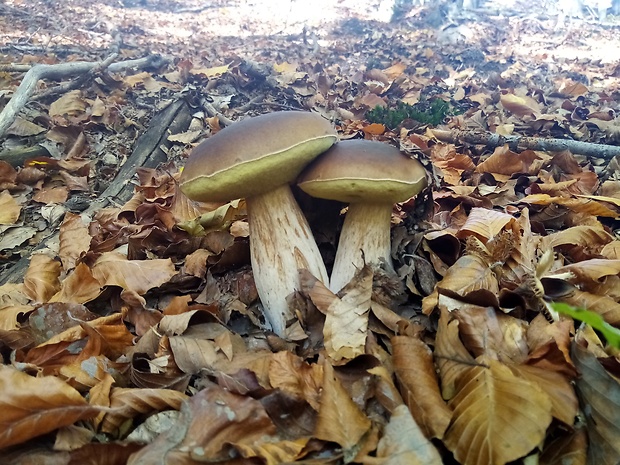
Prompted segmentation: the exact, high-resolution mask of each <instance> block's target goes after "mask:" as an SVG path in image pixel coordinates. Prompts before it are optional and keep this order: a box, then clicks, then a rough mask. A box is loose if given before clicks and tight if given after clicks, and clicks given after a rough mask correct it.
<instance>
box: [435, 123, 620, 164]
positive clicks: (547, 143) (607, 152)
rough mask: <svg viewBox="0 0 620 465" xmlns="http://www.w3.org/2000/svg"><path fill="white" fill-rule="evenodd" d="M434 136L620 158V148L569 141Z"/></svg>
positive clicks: (468, 134) (467, 133)
mask: <svg viewBox="0 0 620 465" xmlns="http://www.w3.org/2000/svg"><path fill="white" fill-rule="evenodd" d="M431 132H432V133H433V135H434V136H435V137H436V138H437V139H439V140H440V141H443V142H449V143H452V144H456V143H460V142H466V143H468V144H474V145H487V146H489V147H501V146H502V145H506V144H508V146H509V147H510V149H511V150H514V151H517V150H527V149H529V150H541V151H545V152H562V151H564V150H568V151H570V152H571V153H574V154H579V155H585V156H588V157H595V158H604V159H607V160H611V159H612V158H614V157H617V156H620V146H617V145H605V144H595V143H592V142H582V141H579V140H569V139H545V138H543V137H525V136H500V135H499V134H491V133H479V132H471V131H444V130H441V129H433V130H431Z"/></svg>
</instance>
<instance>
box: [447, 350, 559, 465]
mask: <svg viewBox="0 0 620 465" xmlns="http://www.w3.org/2000/svg"><path fill="white" fill-rule="evenodd" d="M476 361H477V362H479V363H480V364H481V366H473V367H469V368H468V369H467V371H466V372H465V373H464V374H463V375H462V376H461V378H459V380H458V382H457V386H456V390H457V393H456V396H455V397H454V398H453V399H452V400H451V401H450V406H451V407H452V408H453V409H454V415H453V417H452V424H451V425H450V428H449V429H448V431H447V432H446V436H445V438H444V442H445V444H446V446H447V447H448V449H450V450H451V451H452V452H453V453H454V457H455V458H456V459H457V460H458V461H459V462H460V463H461V464H463V465H489V464H491V465H503V464H505V463H508V462H511V461H513V460H516V459H518V458H520V457H523V456H525V455H526V454H528V453H529V452H530V451H531V450H532V449H534V448H535V447H536V446H537V445H539V444H540V443H541V441H542V440H543V439H544V437H545V433H546V430H547V427H548V426H549V424H550V423H551V401H550V400H549V396H548V395H547V394H545V393H544V392H543V391H542V390H541V389H540V388H539V387H538V386H537V385H536V384H534V383H532V382H530V381H527V380H525V379H522V378H519V377H517V376H515V375H514V374H513V373H512V371H511V370H510V368H508V367H507V366H506V365H504V364H502V363H501V362H498V361H497V360H493V359H491V358H488V357H484V356H483V357H479V358H477V359H476Z"/></svg>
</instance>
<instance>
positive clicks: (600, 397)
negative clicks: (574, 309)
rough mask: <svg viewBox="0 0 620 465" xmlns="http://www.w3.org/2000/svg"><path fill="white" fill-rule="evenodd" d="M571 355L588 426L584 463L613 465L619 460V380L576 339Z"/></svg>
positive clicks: (577, 337)
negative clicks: (575, 368) (586, 457)
mask: <svg viewBox="0 0 620 465" xmlns="http://www.w3.org/2000/svg"><path fill="white" fill-rule="evenodd" d="M576 339H577V340H578V339H579V334H578V335H577V336H576ZM571 355H572V357H573V360H574V361H575V365H576V366H577V369H578V370H579V372H580V373H581V376H580V377H579V378H577V382H576V384H577V392H578V393H579V398H580V401H581V404H582V409H583V411H584V414H585V417H586V423H587V425H588V428H587V431H588V438H589V440H590V446H589V447H588V463H591V464H597V465H616V464H617V463H619V462H620V441H618V438H620V383H619V382H618V380H617V379H615V378H614V377H612V376H611V375H610V374H609V373H607V371H606V370H605V368H603V366H602V365H601V364H600V363H599V361H598V360H597V358H596V356H595V355H594V354H593V353H592V352H590V351H589V350H588V349H587V348H585V347H583V346H582V345H581V344H580V343H579V342H573V345H572V353H571Z"/></svg>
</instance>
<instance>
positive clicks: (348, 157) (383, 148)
mask: <svg viewBox="0 0 620 465" xmlns="http://www.w3.org/2000/svg"><path fill="white" fill-rule="evenodd" d="M426 183H427V181H426V170H425V169H424V167H423V166H422V164H421V163H420V162H419V161H417V160H415V159H412V158H409V157H407V156H406V155H404V154H403V153H401V152H400V151H399V150H398V149H397V148H396V147H393V146H391V145H388V144H384V143H382V142H376V141H368V140H348V141H341V142H339V143H338V144H337V145H335V146H333V147H332V148H330V149H329V150H328V151H327V152H325V153H324V154H322V155H321V156H320V157H318V158H317V159H316V160H314V161H313V162H312V163H311V164H310V165H309V166H308V167H307V168H306V169H305V170H304V172H303V173H302V174H301V176H300V178H299V180H298V185H299V187H301V188H302V189H303V190H304V191H305V192H306V193H308V194H310V195H311V196H313V197H319V198H323V199H331V200H339V201H341V202H348V203H354V202H373V203H396V202H403V201H405V200H407V199H408V198H410V197H413V196H414V195H416V194H417V193H418V192H420V191H421V190H422V189H424V188H425V187H426Z"/></svg>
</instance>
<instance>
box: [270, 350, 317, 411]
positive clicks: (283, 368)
mask: <svg viewBox="0 0 620 465" xmlns="http://www.w3.org/2000/svg"><path fill="white" fill-rule="evenodd" d="M269 381H270V383H271V385H272V386H273V387H274V388H277V389H281V390H282V391H284V392H286V393H287V394H290V395H292V396H294V397H296V398H299V399H304V400H305V401H306V402H308V403H309V404H310V405H311V406H312V408H313V409H315V410H316V411H318V410H319V408H320V404H319V399H320V395H321V385H322V382H323V368H322V366H321V365H317V364H316V363H313V364H309V363H306V362H304V361H303V360H302V359H301V358H300V357H298V356H296V355H294V354H292V353H290V352H288V351H283V352H278V353H277V354H275V355H274V356H273V357H272V358H271V363H270V364H269Z"/></svg>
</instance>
